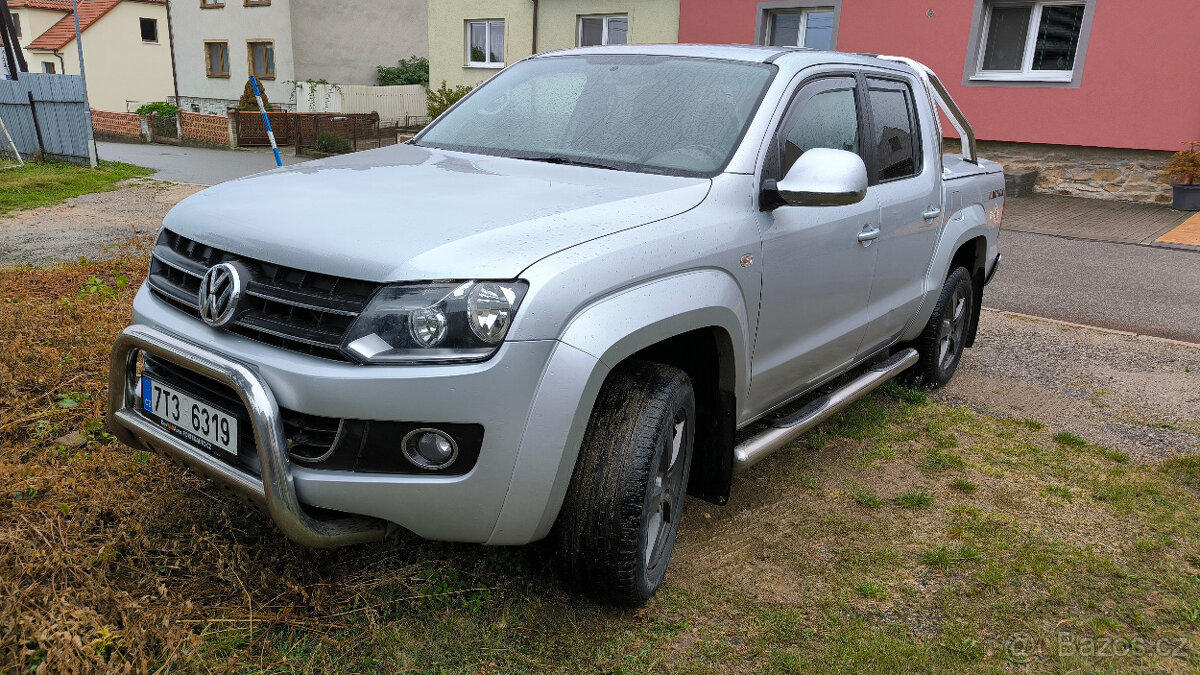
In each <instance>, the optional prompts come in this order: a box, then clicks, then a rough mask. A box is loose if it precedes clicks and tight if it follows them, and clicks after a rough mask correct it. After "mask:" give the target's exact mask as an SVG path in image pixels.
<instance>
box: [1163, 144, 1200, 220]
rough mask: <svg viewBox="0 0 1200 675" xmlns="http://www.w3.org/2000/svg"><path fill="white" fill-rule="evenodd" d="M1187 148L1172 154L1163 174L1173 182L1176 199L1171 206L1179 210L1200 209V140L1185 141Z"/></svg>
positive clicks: (1172, 186)
mask: <svg viewBox="0 0 1200 675" xmlns="http://www.w3.org/2000/svg"><path fill="white" fill-rule="evenodd" d="M1184 145H1185V146H1187V150H1180V151H1179V152H1177V153H1175V154H1174V155H1171V161H1170V162H1168V163H1167V168H1166V171H1164V172H1163V175H1164V176H1165V178H1166V179H1167V181H1168V182H1169V183H1170V184H1171V188H1172V190H1173V192H1174V201H1172V203H1171V207H1172V208H1174V209H1177V210H1179V211H1200V141H1191V142H1190V143H1184Z"/></svg>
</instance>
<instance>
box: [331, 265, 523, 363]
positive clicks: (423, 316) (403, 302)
mask: <svg viewBox="0 0 1200 675" xmlns="http://www.w3.org/2000/svg"><path fill="white" fill-rule="evenodd" d="M528 288H529V286H528V284H526V283H525V282H524V281H450V282H435V283H422V284H396V285H394V286H386V287H384V288H383V289H381V290H380V291H379V292H378V293H376V294H375V297H374V298H372V299H371V303H370V304H369V305H368V306H367V308H366V310H364V311H363V313H362V314H360V315H359V317H358V319H357V320H355V322H354V324H353V325H352V326H350V330H349V331H347V332H346V339H345V341H343V343H342V350H343V351H345V352H346V353H347V354H349V355H350V356H351V357H353V358H355V359H357V360H359V361H361V362H363V363H430V362H462V361H482V360H484V359H486V358H488V357H489V356H491V355H492V354H494V353H495V352H496V350H497V349H499V348H500V343H501V342H503V341H504V336H505V335H507V334H508V329H509V327H510V326H511V325H512V321H513V316H514V315H515V314H516V311H517V306H518V305H520V304H521V298H523V297H524V296H525V291H526V290H527V289H528Z"/></svg>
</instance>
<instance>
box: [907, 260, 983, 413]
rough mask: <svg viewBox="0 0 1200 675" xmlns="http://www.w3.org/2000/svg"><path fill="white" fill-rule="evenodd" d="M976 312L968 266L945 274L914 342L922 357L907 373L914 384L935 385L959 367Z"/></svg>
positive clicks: (944, 380)
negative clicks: (929, 313)
mask: <svg viewBox="0 0 1200 675" xmlns="http://www.w3.org/2000/svg"><path fill="white" fill-rule="evenodd" d="M974 314H975V284H974V283H973V282H972V281H971V273H970V272H968V271H967V269H966V268H965V267H956V268H954V269H953V270H952V271H951V272H950V276H948V277H946V283H945V284H943V285H942V292H941V295H939V296H938V301H937V304H936V305H934V307H933V315H932V316H930V317H929V323H927V324H925V330H924V331H922V332H921V336H920V337H918V338H917V339H916V341H915V342H913V344H912V347H914V348H915V349H916V350H917V354H919V355H920V360H919V361H917V364H916V365H915V366H913V367H912V369H911V370H909V371H908V372H907V373H905V376H906V377H905V379H906V381H907V382H909V383H911V384H921V385H925V386H928V387H932V388H934V389H936V388H938V387H941V386H943V385H945V384H946V383H947V382H949V381H950V378H952V377H954V372H955V371H956V370H958V362H959V361H960V360H961V359H962V351H963V347H964V346H965V345H966V342H967V339H968V337H969V331H970V329H971V321H972V319H973V316H974Z"/></svg>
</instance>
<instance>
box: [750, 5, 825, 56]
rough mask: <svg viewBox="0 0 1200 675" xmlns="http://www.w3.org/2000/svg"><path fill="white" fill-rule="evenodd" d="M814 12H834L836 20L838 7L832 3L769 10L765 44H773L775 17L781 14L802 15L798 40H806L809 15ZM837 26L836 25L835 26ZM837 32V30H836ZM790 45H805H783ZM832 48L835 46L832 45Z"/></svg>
mask: <svg viewBox="0 0 1200 675" xmlns="http://www.w3.org/2000/svg"><path fill="white" fill-rule="evenodd" d="M814 12H817V13H821V14H833V15H834V18H835V21H836V17H837V8H836V7H834V6H832V5H830V6H829V7H797V8H795V9H777V10H772V11H770V12H767V32H766V34H765V35H763V44H764V45H769V44H771V42H772V40H771V38H773V37H774V34H775V18H776V17H778V16H779V15H780V14H799V15H800V31H799V32H798V33H796V39H797V40H801V41H802V40H804V34H805V33H807V32H808V15H809V14H812V13H814ZM835 28H836V26H835ZM834 32H835V33H836V32H837V31H836V30H835V31H834ZM783 46H790V47H803V46H804V45H783ZM830 48H831V49H832V48H833V46H832V45H830Z"/></svg>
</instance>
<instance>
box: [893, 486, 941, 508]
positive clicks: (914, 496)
mask: <svg viewBox="0 0 1200 675" xmlns="http://www.w3.org/2000/svg"><path fill="white" fill-rule="evenodd" d="M932 505H933V497H930V496H929V495H928V494H925V493H924V492H913V491H911V490H910V491H908V492H905V493H904V494H902V495H900V496H899V497H896V506H899V507H901V508H905V509H924V508H928V507H929V506H932Z"/></svg>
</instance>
